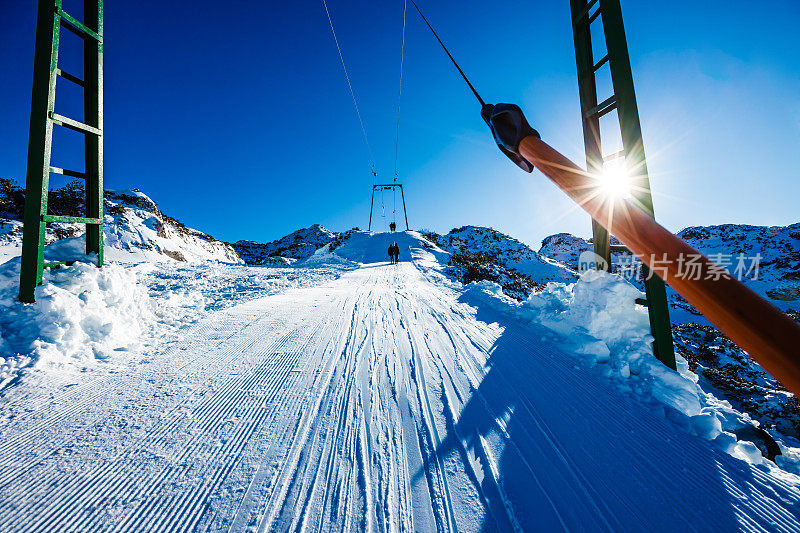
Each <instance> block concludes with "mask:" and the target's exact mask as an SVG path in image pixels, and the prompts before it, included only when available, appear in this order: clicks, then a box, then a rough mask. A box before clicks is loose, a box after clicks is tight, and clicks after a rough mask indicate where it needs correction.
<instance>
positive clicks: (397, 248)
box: [392, 243, 400, 264]
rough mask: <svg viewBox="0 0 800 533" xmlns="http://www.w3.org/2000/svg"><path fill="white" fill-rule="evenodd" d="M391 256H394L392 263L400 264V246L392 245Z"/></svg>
mask: <svg viewBox="0 0 800 533" xmlns="http://www.w3.org/2000/svg"><path fill="white" fill-rule="evenodd" d="M392 254H393V255H394V263H395V264H397V263H399V262H400V246H398V245H397V243H394V244H392Z"/></svg>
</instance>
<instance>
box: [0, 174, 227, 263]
mask: <svg viewBox="0 0 800 533" xmlns="http://www.w3.org/2000/svg"><path fill="white" fill-rule="evenodd" d="M84 197H85V196H84V190H83V184H82V182H79V181H76V182H71V183H69V184H67V185H66V186H64V187H62V188H60V189H55V190H52V191H51V192H50V198H49V202H48V212H49V213H50V214H54V215H64V216H82V215H83V213H84ZM23 205H24V191H23V190H22V189H21V188H20V187H18V186H16V184H14V183H13V182H11V181H10V180H2V183H0V258H2V257H4V256H5V257H13V256H16V255H19V253H20V248H21V246H22V210H23ZM104 211H105V216H104V220H103V230H104V243H105V255H106V256H107V257H108V258H109V259H111V260H116V259H120V260H125V261H130V260H133V259H134V258H138V260H141V261H163V260H175V261H188V262H197V261H209V260H210V261H223V262H230V263H241V262H242V261H241V259H240V258H239V256H238V254H237V253H236V250H235V249H234V248H233V247H232V246H231V245H230V244H228V243H225V242H222V241H220V240H218V239H215V238H214V237H212V236H210V235H208V234H207V233H204V232H202V231H199V230H196V229H193V228H189V227H187V226H186V225H184V224H183V223H181V222H180V221H179V220H177V219H175V218H172V217H170V216H168V215H166V214H164V213H163V212H162V211H161V210H160V209H159V207H158V205H157V204H156V202H155V201H153V200H152V199H151V198H150V197H149V196H147V195H146V194H144V193H143V192H141V191H140V190H138V189H133V190H128V191H113V190H106V191H105V194H104ZM84 231H85V226H84V225H83V224H63V223H51V224H49V225H48V226H47V229H46V232H45V243H46V244H51V243H54V242H55V241H58V240H61V239H67V238H81V236H82V235H83V233H84ZM59 247H62V248H63V247H69V248H75V249H79V248H80V246H73V245H71V244H70V243H66V242H65V243H60V244H59ZM54 252H55V250H51V253H54ZM67 259H68V258H67Z"/></svg>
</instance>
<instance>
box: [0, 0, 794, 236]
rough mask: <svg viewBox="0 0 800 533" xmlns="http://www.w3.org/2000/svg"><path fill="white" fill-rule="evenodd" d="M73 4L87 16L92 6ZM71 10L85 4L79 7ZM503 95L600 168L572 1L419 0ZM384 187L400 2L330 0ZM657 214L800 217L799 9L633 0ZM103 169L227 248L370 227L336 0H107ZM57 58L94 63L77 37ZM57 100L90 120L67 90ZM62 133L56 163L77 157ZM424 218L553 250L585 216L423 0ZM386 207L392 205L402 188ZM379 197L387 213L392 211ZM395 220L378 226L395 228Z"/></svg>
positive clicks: (415, 97)
mask: <svg viewBox="0 0 800 533" xmlns="http://www.w3.org/2000/svg"><path fill="white" fill-rule="evenodd" d="M80 3H81V2H76V1H75V0H64V5H65V8H66V9H67V10H68V11H71V12H75V13H77V14H79V15H80V6H79V5H77V4H80ZM73 4H75V5H73ZM420 5H421V7H422V8H423V10H424V11H425V12H426V15H427V16H428V18H429V19H430V20H431V22H432V23H433V24H434V26H435V27H437V29H438V31H439V33H440V35H441V36H442V38H443V39H444V40H445V42H446V43H447V44H448V45H449V46H450V48H451V50H452V52H453V54H454V55H455V57H456V58H457V59H458V60H459V61H460V62H461V64H462V67H463V68H464V70H465V71H466V72H467V74H468V75H469V76H470V77H471V78H472V79H473V82H474V83H475V85H476V86H477V89H478V91H479V92H481V94H482V96H483V97H484V99H485V100H486V101H489V102H496V101H504V102H515V103H518V104H519V105H521V106H522V108H523V109H524V110H525V111H526V114H527V116H528V119H529V121H530V122H531V123H532V124H533V125H534V127H536V128H537V129H538V130H539V131H540V133H541V134H542V137H543V139H545V140H546V141H547V142H549V143H550V144H551V145H553V146H554V147H556V148H557V149H559V150H560V151H562V152H563V153H564V154H565V155H567V156H568V157H570V158H572V159H573V160H575V161H576V162H578V163H579V164H580V163H582V162H583V161H584V157H583V148H582V146H583V140H582V135H581V128H580V110H579V102H578V93H577V82H576V74H575V59H574V51H573V45H572V34H571V30H570V20H569V7H568V5H569V2H567V1H566V0H563V1H550V2H530V1H515V0H509V1H507V2H504V3H503V7H502V9H501V8H498V7H497V6H496V4H494V3H491V2H455V1H453V0H442V1H437V2H433V1H426V0H422V1H421V2H420ZM329 8H330V10H331V14H332V17H333V20H334V24H335V25H336V30H337V34H338V36H339V40H340V43H341V45H342V49H343V53H344V56H345V60H346V61H347V65H348V68H349V71H350V75H351V78H352V81H353V86H354V88H355V91H356V93H357V97H358V101H359V106H360V108H361V112H362V115H363V117H364V120H365V124H366V128H367V131H368V135H369V139H370V143H371V145H372V150H373V152H374V155H375V161H376V165H377V168H378V172H379V174H380V177H381V180H391V178H392V175H393V164H394V132H395V106H396V97H397V85H398V74H399V48H400V32H401V21H402V9H403V1H402V0H392V1H384V2H363V1H362V2H355V1H349V0H329ZM622 9H623V16H624V18H625V24H626V30H627V37H628V44H629V48H630V55H631V61H632V67H633V73H634V82H635V84H636V91H637V97H638V100H639V109H640V113H641V120H642V126H643V130H644V141H645V150H646V152H647V155H648V166H649V169H650V174H651V181H652V184H653V190H654V193H655V200H654V202H655V210H656V217H657V219H659V221H661V222H662V223H663V224H664V225H666V226H667V227H668V228H669V229H671V230H674V231H677V230H680V229H681V228H683V227H685V226H689V225H697V224H715V223H726V222H734V223H750V224H763V225H785V224H789V223H793V222H797V221H798V220H800V216H798V215H800V210H798V207H797V206H798V200H800V179H798V178H799V177H800V176H798V168H800V149H799V148H798V147H799V146H800V54H798V52H797V46H798V43H797V37H796V22H797V20H798V19H799V18H800V3H798V2H796V0H785V1H780V0H776V1H773V2H769V3H768V4H765V5H764V6H763V7H758V8H756V7H755V5H754V4H752V3H751V2H743V1H741V2H737V1H726V2H721V1H719V2H717V1H709V2H696V1H694V2H688V1H682V0H678V1H675V2H670V3H669V4H664V5H658V6H657V5H654V4H652V3H650V2H634V1H631V0H627V1H623V2H622ZM34 27H35V2H34V1H33V0H15V1H8V2H4V5H3V9H2V10H0V69H2V72H3V83H1V84H0V101H1V102H3V104H2V107H1V108H0V109H2V123H3V127H2V128H0V176H2V177H15V178H18V179H19V180H20V181H22V179H23V178H24V175H25V154H26V146H27V131H28V119H29V106H30V85H31V75H32V57H33V38H34ZM105 32H106V38H105V58H104V59H105V180H106V187H107V188H115V189H126V188H133V187H138V188H140V189H141V190H143V191H144V192H146V193H147V194H149V195H150V196H151V197H153V199H155V200H156V201H157V202H158V203H159V205H160V206H161V208H162V210H163V211H164V212H166V213H167V214H169V215H171V216H174V217H177V218H179V219H181V220H182V221H184V222H185V223H186V224H188V225H190V226H193V227H196V228H198V229H201V230H204V231H207V232H209V233H211V234H212V235H214V236H216V237H218V238H221V239H225V240H228V241H235V240H238V239H245V238H247V239H254V240H260V241H266V240H272V239H274V238H277V237H280V236H282V235H284V234H286V233H288V232H290V231H293V230H294V229H297V228H299V227H306V226H308V225H310V224H312V223H315V222H320V223H322V224H324V225H326V226H328V227H330V228H332V229H337V230H344V229H348V228H350V227H353V226H360V227H362V228H363V227H365V226H366V224H367V217H368V214H369V193H370V187H371V184H372V175H371V174H370V172H369V163H368V157H367V153H366V149H365V147H364V143H363V140H362V138H361V132H360V127H359V125H358V121H357V119H356V116H355V113H354V111H353V108H352V103H351V101H350V95H349V93H348V91H347V86H346V84H345V80H344V77H343V75H342V72H341V67H340V65H339V62H338V56H337V53H336V48H335V45H334V43H333V39H332V37H331V34H330V30H329V28H328V23H327V19H326V17H325V12H324V9H323V7H322V3H321V1H319V2H317V1H308V2H280V3H278V2H255V1H250V2H246V1H241V0H229V1H228V2H225V3H224V4H221V3H219V2H210V1H204V0H198V1H195V2H191V3H190V2H160V1H158V2H157V1H150V0H145V1H141V2H106V5H105ZM62 35H63V36H64V37H63V39H62V42H63V50H64V53H63V57H62V62H61V66H62V68H64V69H65V70H67V69H69V70H70V71H74V72H75V73H77V74H80V73H81V72H82V69H81V65H80V61H77V60H76V59H77V54H76V53H75V51H77V50H78V45H79V42H78V41H77V39H76V38H75V37H74V36H72V34H69V33H68V32H62ZM57 94H58V97H57V103H56V105H57V110H59V111H60V112H61V113H62V114H68V115H70V116H75V117H76V118H80V115H81V111H80V109H79V107H78V106H76V103H77V102H78V101H79V100H78V98H79V97H80V93H79V92H77V91H76V89H75V88H73V87H68V82H61V83H60V84H59V92H58V93H57ZM76 135H77V134H74V133H72V132H59V133H58V136H57V137H56V139H55V143H56V145H55V148H54V164H60V166H65V167H81V165H82V157H81V154H80V152H78V151H77V150H76V149H78V148H79V147H80V145H79V144H76V143H77V141H79V138H77V137H76ZM399 172H400V179H401V181H402V182H403V183H404V185H405V189H406V201H407V202H408V216H409V219H410V224H411V226H412V228H422V227H424V228H431V229H435V230H437V231H448V230H449V229H451V228H452V227H456V226H461V225H465V224H478V225H485V226H491V227H494V228H496V229H499V230H501V231H503V232H506V233H509V234H511V235H513V236H515V237H517V238H519V239H521V240H523V241H525V242H527V243H528V244H531V245H533V246H534V247H535V248H537V247H538V245H539V242H540V241H541V239H542V238H543V237H545V236H547V235H549V234H552V233H557V232H563V231H566V232H572V233H576V234H580V235H584V236H587V235H589V233H590V222H589V219H588V216H587V215H585V214H583V213H582V212H580V211H577V210H575V209H574V208H573V206H572V205H571V204H570V201H569V200H567V199H566V197H565V196H564V195H563V193H561V192H560V191H558V190H557V189H556V188H555V187H554V186H553V185H552V184H550V183H549V181H547V180H546V178H544V177H543V176H542V175H541V174H539V173H538V172H534V173H533V174H532V175H528V174H525V173H523V172H522V171H520V170H518V169H517V168H516V167H515V166H513V165H512V164H511V163H510V162H509V161H508V160H506V159H505V158H504V157H503V156H502V155H501V154H500V153H499V152H498V151H497V149H496V147H495V145H494V143H493V142H492V139H491V136H490V134H489V132H488V129H487V128H486V127H485V125H484V124H483V122H482V121H481V119H480V115H479V108H478V105H477V102H476V101H475V99H474V97H473V96H472V94H471V93H470V92H469V91H468V89H467V87H466V85H465V84H464V83H463V81H462V80H461V79H460V77H459V76H458V74H457V72H456V71H455V70H454V69H453V68H452V66H451V65H450V64H449V62H448V59H447V57H446V56H445V55H444V54H443V52H442V51H441V49H439V48H438V44H437V43H436V42H435V40H434V39H433V37H432V36H431V35H430V34H429V33H427V29H426V28H425V27H424V26H423V25H422V22H421V21H420V20H419V18H418V17H417V16H416V13H414V12H413V11H411V6H409V13H408V25H407V30H406V56H405V78H404V85H403V102H402V115H401V123H400V149H399ZM386 201H387V203H389V198H388V197H387V198H386ZM376 211H377V212H378V214H380V208H379V206H376ZM383 224H384V219H383V218H382V217H378V218H377V224H376V225H377V228H378V229H383Z"/></svg>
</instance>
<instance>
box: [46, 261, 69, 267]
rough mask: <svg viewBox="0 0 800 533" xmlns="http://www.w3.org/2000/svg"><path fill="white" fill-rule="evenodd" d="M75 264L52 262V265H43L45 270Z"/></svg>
mask: <svg viewBox="0 0 800 533" xmlns="http://www.w3.org/2000/svg"><path fill="white" fill-rule="evenodd" d="M73 264H75V261H51V262H50V263H42V266H43V267H44V268H58V267H60V266H62V265H63V266H70V265H73Z"/></svg>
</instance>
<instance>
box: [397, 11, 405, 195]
mask: <svg viewBox="0 0 800 533" xmlns="http://www.w3.org/2000/svg"><path fill="white" fill-rule="evenodd" d="M407 8H408V0H404V1H403V31H402V34H401V37H400V82H399V83H398V86H397V122H396V123H395V128H394V181H395V182H396V181H397V177H398V173H397V153H398V147H399V145H400V100H401V97H402V95H403V58H404V56H405V47H406V9H407Z"/></svg>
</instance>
